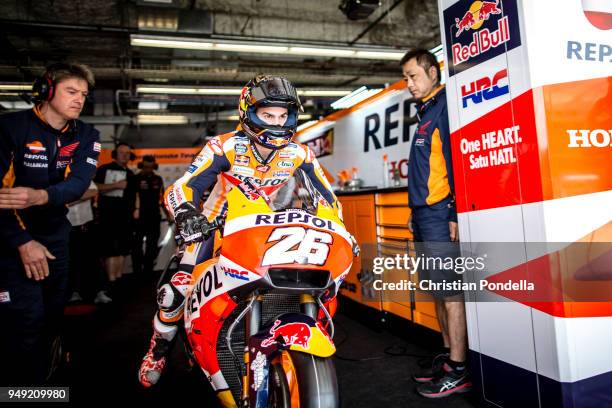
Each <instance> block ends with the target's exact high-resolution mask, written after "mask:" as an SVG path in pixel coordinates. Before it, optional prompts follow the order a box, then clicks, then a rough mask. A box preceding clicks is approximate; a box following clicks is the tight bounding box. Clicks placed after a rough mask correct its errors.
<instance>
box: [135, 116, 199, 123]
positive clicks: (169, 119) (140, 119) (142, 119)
mask: <svg viewBox="0 0 612 408" xmlns="http://www.w3.org/2000/svg"><path fill="white" fill-rule="evenodd" d="M136 120H137V124H138V125H185V124H187V123H189V118H188V117H187V116H185V115H138V116H137V117H136Z"/></svg>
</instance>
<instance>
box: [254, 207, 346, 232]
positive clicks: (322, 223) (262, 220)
mask: <svg viewBox="0 0 612 408" xmlns="http://www.w3.org/2000/svg"><path fill="white" fill-rule="evenodd" d="M293 223H300V224H310V225H312V226H314V227H317V228H325V229H328V230H330V231H335V229H334V226H333V224H332V222H331V221H329V220H324V219H322V218H318V217H313V216H312V215H310V214H308V213H305V212H298V211H286V212H282V213H278V214H274V215H271V214H258V215H257V216H256V217H255V225H276V224H293Z"/></svg>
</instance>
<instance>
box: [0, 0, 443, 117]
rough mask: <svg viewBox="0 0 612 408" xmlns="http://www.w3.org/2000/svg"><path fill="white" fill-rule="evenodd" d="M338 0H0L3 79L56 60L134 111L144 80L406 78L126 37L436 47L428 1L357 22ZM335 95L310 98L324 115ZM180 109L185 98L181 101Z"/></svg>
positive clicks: (414, 0) (174, 106)
mask: <svg viewBox="0 0 612 408" xmlns="http://www.w3.org/2000/svg"><path fill="white" fill-rule="evenodd" d="M340 1H341V0H149V1H146V0H104V1H101V0H11V1H7V0H5V1H2V2H0V16H2V18H1V19H0V46H1V47H2V50H3V52H2V53H0V81H2V82H7V81H10V82H29V81H32V80H33V78H34V77H35V76H36V75H38V74H40V72H42V70H43V67H44V66H45V65H47V64H49V63H51V62H56V61H79V62H82V63H85V64H88V65H89V66H90V67H92V69H93V71H94V73H95V74H96V79H97V82H98V84H97V86H96V91H97V90H99V89H105V90H112V91H113V93H115V92H116V91H117V90H123V92H120V93H119V95H120V99H121V100H120V101H119V102H120V103H119V108H120V109H121V110H122V111H129V110H134V109H135V103H137V102H138V101H141V100H142V95H137V94H135V89H136V86H137V85H139V84H147V83H148V84H159V83H163V84H164V85H200V86H203V85H205V86H242V85H243V84H244V83H245V82H246V81H247V80H248V79H250V78H252V77H253V76H254V74H256V73H259V72H265V73H270V74H278V75H283V76H286V77H288V78H289V79H290V80H291V81H293V82H294V83H295V84H296V85H297V86H298V88H299V87H309V88H313V87H318V88H323V87H324V88H326V89H330V88H331V89H334V88H336V89H337V88H342V89H356V88H359V87H360V86H362V85H367V86H369V87H382V86H384V85H385V84H388V83H392V82H395V81H397V80H398V79H399V78H400V74H399V67H398V66H397V61H392V60H374V59H370V60H368V59H351V58H335V57H315V56H299V55H266V54H256V53H245V52H225V51H217V50H215V51H198V50H184V49H169V48H147V47H136V46H131V45H130V35H135V34H148V35H163V36H181V37H192V38H200V39H225V40H247V41H277V42H284V43H288V44H296V43H297V44H311V45H313V46H347V45H355V46H368V47H385V48H393V49H396V50H397V51H405V50H406V49H407V48H409V47H411V46H421V47H426V48H432V47H434V46H436V45H438V44H439V41H440V40H439V38H440V33H439V23H438V13H437V5H436V2H435V1H432V0H403V1H402V0H381V2H380V7H379V8H378V9H376V10H375V11H374V13H373V14H372V15H370V16H369V17H368V18H367V19H365V20H360V21H351V20H349V19H348V18H347V17H346V16H345V15H344V14H343V13H342V12H341V11H340V10H339V8H338V6H339V4H340ZM334 99H336V98H332V99H331V100H329V98H327V99H325V98H322V99H321V98H313V103H312V104H310V106H311V108H310V109H311V110H312V112H311V113H313V114H315V115H316V114H324V113H325V110H326V109H329V103H330V102H331V101H332V100H334ZM169 101H170V104H169V106H170V109H171V110H179V111H185V110H189V109H186V108H185V107H184V106H183V107H180V105H181V102H180V101H187V102H188V103H187V104H186V105H188V106H193V105H194V104H197V103H200V104H201V105H202V106H204V108H202V109H201V110H200V111H203V110H206V109H207V108H205V106H211V105H214V106H217V108H215V109H228V108H233V107H234V105H235V100H234V98H206V97H201V98H199V99H198V101H199V102H198V101H194V98H192V97H191V98H186V97H181V98H174V97H170V99H169ZM183 105H184V104H183ZM115 114H117V112H115Z"/></svg>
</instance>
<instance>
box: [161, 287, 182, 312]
mask: <svg viewBox="0 0 612 408" xmlns="http://www.w3.org/2000/svg"><path fill="white" fill-rule="evenodd" d="M184 302H185V296H184V295H183V294H182V293H181V292H180V291H178V290H177V289H176V288H175V287H174V286H173V285H171V284H169V283H165V284H163V285H162V286H161V287H160V288H159V289H158V290H157V305H158V306H159V308H160V309H161V310H163V311H164V312H171V311H174V310H176V309H178V308H179V307H181V306H182V305H183V303H184Z"/></svg>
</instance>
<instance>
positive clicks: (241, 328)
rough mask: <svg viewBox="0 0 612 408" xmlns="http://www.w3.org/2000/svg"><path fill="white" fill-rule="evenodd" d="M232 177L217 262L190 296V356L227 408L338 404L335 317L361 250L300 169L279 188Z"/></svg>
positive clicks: (219, 222) (218, 225) (219, 225)
mask: <svg viewBox="0 0 612 408" xmlns="http://www.w3.org/2000/svg"><path fill="white" fill-rule="evenodd" d="M225 177H226V176H225ZM228 180H229V181H230V182H232V184H233V188H232V189H231V190H230V191H229V192H228V195H227V212H226V214H225V217H224V218H221V217H218V218H217V219H215V220H214V221H213V222H212V223H211V226H210V228H211V229H216V230H217V234H216V235H217V236H216V238H215V239H216V241H215V242H216V244H215V247H216V250H215V255H216V256H214V257H213V258H212V259H210V260H207V261H205V262H203V263H201V264H198V265H196V266H195V267H194V270H193V273H192V283H193V285H192V287H191V290H190V291H188V292H187V295H186V302H185V306H184V332H182V334H183V337H184V339H186V341H185V342H184V343H185V346H186V350H187V353H188V356H189V358H190V360H191V362H192V364H193V365H194V366H195V367H199V368H201V370H202V372H203V373H204V374H205V376H206V377H207V379H208V381H209V382H210V384H211V385H212V387H213V389H214V390H215V392H216V395H217V397H218V400H219V402H220V403H221V405H222V406H223V407H238V406H240V407H249V408H251V407H252V408H260V407H300V408H308V407H325V408H333V407H338V406H339V394H338V383H337V378H336V371H335V368H334V364H333V361H332V356H333V354H334V353H335V351H336V348H335V346H334V342H333V336H334V325H333V320H332V317H333V315H334V313H335V309H336V294H337V291H338V289H339V288H340V285H341V283H342V281H343V280H344V278H345V277H346V275H347V274H348V272H349V270H350V268H351V265H352V262H353V257H354V256H356V254H357V253H358V251H357V250H356V248H358V247H356V244H355V243H354V240H353V239H352V236H351V235H350V234H349V233H348V232H347V231H346V229H345V227H344V224H343V222H342V221H341V219H340V218H339V217H338V216H337V215H336V214H335V211H334V209H333V208H332V206H331V205H330V204H329V203H327V202H326V201H325V200H324V199H323V198H322V197H321V195H320V194H319V193H318V191H317V190H316V189H315V188H314V187H313V186H312V183H311V182H310V180H309V179H308V177H306V175H305V174H303V173H302V172H301V170H298V171H296V172H295V173H294V175H293V176H292V177H291V178H289V179H288V181H287V182H285V183H283V184H282V185H280V186H277V187H276V188H262V187H260V186H257V185H255V184H254V183H253V182H252V181H251V180H250V179H248V178H243V179H234V178H232V177H228Z"/></svg>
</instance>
